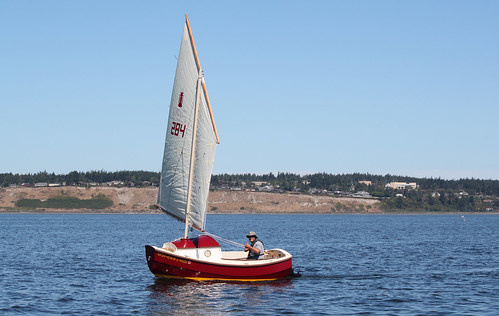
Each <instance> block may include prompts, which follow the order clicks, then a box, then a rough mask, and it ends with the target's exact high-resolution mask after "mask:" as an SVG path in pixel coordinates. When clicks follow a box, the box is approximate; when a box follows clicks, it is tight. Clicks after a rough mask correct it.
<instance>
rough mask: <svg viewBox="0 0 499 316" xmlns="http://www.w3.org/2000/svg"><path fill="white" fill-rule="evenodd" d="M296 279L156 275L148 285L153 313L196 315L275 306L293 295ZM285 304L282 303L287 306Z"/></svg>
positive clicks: (150, 308) (149, 309)
mask: <svg viewBox="0 0 499 316" xmlns="http://www.w3.org/2000/svg"><path fill="white" fill-rule="evenodd" d="M293 282H294V281H293V279H283V280H277V281H265V282H236V281H230V282H221V281H201V282H199V281H191V280H185V279H166V278H156V279H155V280H154V284H152V285H150V286H148V287H147V289H146V290H147V291H149V293H150V294H149V297H150V304H148V311H147V313H148V314H149V313H151V314H165V313H166V314H170V313H175V314H184V313H189V314H193V313H196V312H199V313H201V314H203V315H206V314H210V313H217V314H218V313H220V312H221V311H224V312H241V311H245V310H248V308H251V306H264V305H267V306H272V305H273V306H275V307H276V308H277V309H279V307H280V304H283V305H284V304H285V303H284V302H279V297H281V296H282V295H289V293H288V292H289V291H292V290H293V288H294V285H293ZM284 307H285V306H282V308H284Z"/></svg>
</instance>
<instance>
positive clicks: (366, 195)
mask: <svg viewBox="0 0 499 316" xmlns="http://www.w3.org/2000/svg"><path fill="white" fill-rule="evenodd" d="M352 196H353V197H362V198H370V197H371V194H369V192H366V191H359V192H355V193H354V194H352Z"/></svg>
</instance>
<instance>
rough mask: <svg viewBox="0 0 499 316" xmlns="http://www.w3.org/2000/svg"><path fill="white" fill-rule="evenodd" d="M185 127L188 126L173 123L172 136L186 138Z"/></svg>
mask: <svg viewBox="0 0 499 316" xmlns="http://www.w3.org/2000/svg"><path fill="white" fill-rule="evenodd" d="M185 126H186V125H184V124H181V123H177V122H172V129H171V134H172V135H175V136H182V137H184V134H185ZM180 133H182V134H180Z"/></svg>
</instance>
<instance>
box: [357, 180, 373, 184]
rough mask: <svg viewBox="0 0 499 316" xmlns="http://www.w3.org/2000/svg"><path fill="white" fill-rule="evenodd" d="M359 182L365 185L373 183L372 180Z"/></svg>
mask: <svg viewBox="0 0 499 316" xmlns="http://www.w3.org/2000/svg"><path fill="white" fill-rule="evenodd" d="M359 183H363V184H365V185H372V184H373V182H372V181H367V180H363V181H359Z"/></svg>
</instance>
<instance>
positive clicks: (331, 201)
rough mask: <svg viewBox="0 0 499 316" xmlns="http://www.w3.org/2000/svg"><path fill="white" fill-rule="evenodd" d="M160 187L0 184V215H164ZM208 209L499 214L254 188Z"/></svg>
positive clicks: (214, 200)
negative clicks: (63, 203) (104, 203)
mask: <svg viewBox="0 0 499 316" xmlns="http://www.w3.org/2000/svg"><path fill="white" fill-rule="evenodd" d="M157 194H158V188H157V187H146V188H126V187H88V188H87V187H42V188H22V187H19V188H0V214H21V213H23V214H162V213H161V211H159V210H157V209H156V208H155V207H154V204H155V203H156V200H157ZM98 197H105V199H108V200H111V201H112V206H110V207H105V208H101V209H81V208H49V207H43V206H42V207H36V208H33V209H29V208H26V207H17V206H16V203H17V202H18V201H19V200H22V199H31V200H37V201H39V202H40V201H47V200H48V199H50V198H59V199H81V200H89V199H95V198H98ZM207 212H208V213H207V214H231V215H238V214H241V215H249V214H290V215H299V214H310V215H343V214H349V215H367V214H369V215H371V214H377V215H398V214H400V215H439V214H456V215H466V214H499V212H497V211H492V212H457V211H455V212H454V211H452V212H421V211H385V210H383V209H382V208H381V202H379V201H378V200H377V199H367V198H352V197H331V196H323V195H307V194H296V193H269V192H255V191H230V190H215V191H210V193H209V198H208V207H207Z"/></svg>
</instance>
